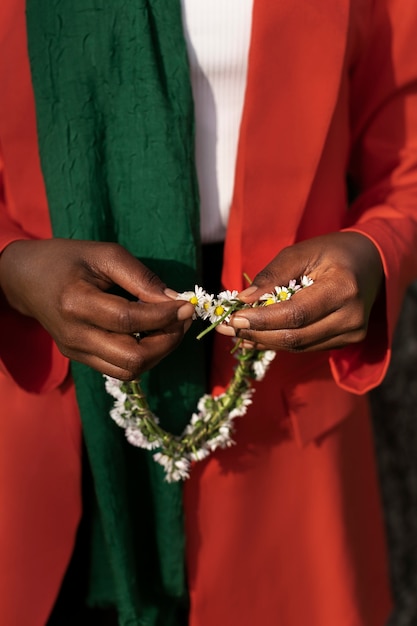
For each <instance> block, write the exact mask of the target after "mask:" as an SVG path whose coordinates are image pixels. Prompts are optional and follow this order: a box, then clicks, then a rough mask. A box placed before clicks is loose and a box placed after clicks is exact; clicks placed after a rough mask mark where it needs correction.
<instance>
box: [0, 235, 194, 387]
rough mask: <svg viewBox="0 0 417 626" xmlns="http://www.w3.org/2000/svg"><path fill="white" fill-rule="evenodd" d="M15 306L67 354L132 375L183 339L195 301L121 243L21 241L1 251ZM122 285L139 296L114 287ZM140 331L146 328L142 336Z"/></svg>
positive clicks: (3, 278) (5, 285) (6, 288)
mask: <svg viewBox="0 0 417 626" xmlns="http://www.w3.org/2000/svg"><path fill="white" fill-rule="evenodd" d="M0 286H1V289H2V291H3V293H4V295H5V296H6V298H7V300H8V302H9V304H10V305H11V306H12V307H13V308H15V309H16V310H17V311H19V312H20V313H22V314H23V315H28V316H30V317H33V318H35V319H37V320H38V321H39V322H40V323H41V324H42V326H44V327H45V329H46V330H47V331H48V332H49V333H50V335H51V336H52V337H53V339H54V340H55V342H56V343H57V345H58V348H59V349H60V350H61V352H62V353H63V354H64V355H65V356H67V357H68V358H71V359H74V360H76V361H80V362H81V363H85V364H86V365H89V366H90V367H93V368H94V369H96V370H98V371H99V372H101V373H103V374H107V375H109V376H113V377H115V378H119V379H121V380H133V379H135V378H137V377H138V376H140V374H142V373H143V372H144V371H146V370H148V369H151V368H152V367H154V366H155V365H156V364H157V363H158V362H159V361H160V360H161V359H162V358H163V357H164V356H166V355H167V354H168V353H169V352H171V351H172V350H173V349H174V348H175V347H176V346H177V345H178V344H179V343H180V341H181V339H182V337H183V335H184V333H185V331H186V330H187V329H188V327H189V326H190V324H191V318H192V315H193V313H194V307H193V305H192V304H190V303H184V301H181V300H176V299H175V295H176V294H175V292H173V291H172V290H169V289H168V290H167V289H166V286H165V285H164V284H163V283H162V282H161V280H160V279H159V278H158V277H157V276H156V275H155V274H154V273H153V272H151V271H150V270H149V269H148V268H147V267H145V266H144V265H143V264H142V263H141V262H140V261H138V260H137V259H136V258H135V257H133V256H132V255H131V254H130V253H129V252H127V250H125V249H124V248H122V247H121V246H119V245H118V244H114V243H98V242H89V241H72V240H66V239H50V240H44V241H26V240H20V241H15V242H13V243H11V244H9V246H8V247H7V248H6V249H5V250H4V251H3V253H2V255H1V256H0ZM115 286H118V287H121V288H122V289H124V290H125V291H127V292H128V293H130V294H132V295H133V296H134V297H136V298H137V299H138V301H133V302H132V301H130V300H128V299H126V298H124V297H122V296H117V295H113V294H111V293H108V292H109V290H110V289H112V288H113V287H115ZM133 333H145V336H144V337H143V338H142V339H140V341H139V342H138V340H137V339H136V338H135V337H134V336H133Z"/></svg>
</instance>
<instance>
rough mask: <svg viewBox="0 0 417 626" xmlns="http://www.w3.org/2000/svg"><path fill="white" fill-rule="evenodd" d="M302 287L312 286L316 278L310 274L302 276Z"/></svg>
mask: <svg viewBox="0 0 417 626" xmlns="http://www.w3.org/2000/svg"><path fill="white" fill-rule="evenodd" d="M300 282H301V286H302V287H310V285H312V284H313V283H314V280H313V279H312V278H310V276H301V278H300Z"/></svg>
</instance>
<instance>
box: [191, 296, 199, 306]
mask: <svg viewBox="0 0 417 626" xmlns="http://www.w3.org/2000/svg"><path fill="white" fill-rule="evenodd" d="M190 302H191V304H194V306H196V304H198V298H197V296H193V297H192V298H191V299H190Z"/></svg>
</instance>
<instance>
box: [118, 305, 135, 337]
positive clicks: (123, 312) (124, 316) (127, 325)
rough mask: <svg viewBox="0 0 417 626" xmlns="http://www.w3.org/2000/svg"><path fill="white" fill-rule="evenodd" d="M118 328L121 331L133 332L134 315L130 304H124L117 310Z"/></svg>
mask: <svg viewBox="0 0 417 626" xmlns="http://www.w3.org/2000/svg"><path fill="white" fill-rule="evenodd" d="M117 328H118V330H119V331H120V332H121V333H130V332H132V328H133V326H132V315H131V310H130V307H129V306H122V307H120V309H119V310H118V312H117Z"/></svg>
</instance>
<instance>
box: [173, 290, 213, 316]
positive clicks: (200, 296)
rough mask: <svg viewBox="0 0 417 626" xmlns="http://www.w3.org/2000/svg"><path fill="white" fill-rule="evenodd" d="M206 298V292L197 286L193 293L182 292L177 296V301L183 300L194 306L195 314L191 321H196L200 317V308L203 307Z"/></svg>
mask: <svg viewBox="0 0 417 626" xmlns="http://www.w3.org/2000/svg"><path fill="white" fill-rule="evenodd" d="M206 298H207V293H206V291H205V290H204V289H203V288H202V287H199V286H198V285H195V286H194V291H183V292H182V293H179V294H178V296H177V300H185V301H186V302H190V303H191V304H192V305H194V307H195V313H194V315H193V319H197V317H200V309H201V307H204V302H205V299H206Z"/></svg>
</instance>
